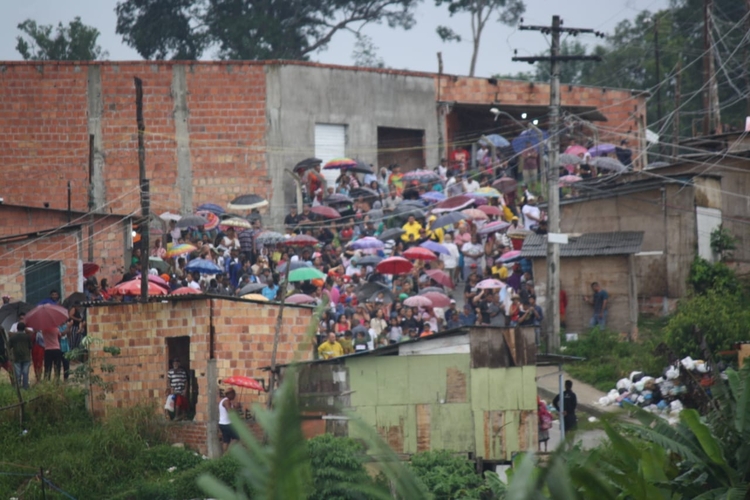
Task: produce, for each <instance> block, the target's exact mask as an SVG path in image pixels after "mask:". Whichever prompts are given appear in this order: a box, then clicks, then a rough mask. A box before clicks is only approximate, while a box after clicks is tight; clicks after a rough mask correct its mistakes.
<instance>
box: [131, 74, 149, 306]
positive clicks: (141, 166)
mask: <svg viewBox="0 0 750 500" xmlns="http://www.w3.org/2000/svg"><path fill="white" fill-rule="evenodd" d="M134 80H135V119H136V122H137V124H138V182H139V184H140V187H141V224H140V226H139V228H138V229H140V232H141V300H142V301H143V302H148V251H149V242H148V219H149V212H150V209H151V196H150V194H149V183H148V179H147V178H146V146H145V145H144V143H143V141H144V134H145V133H146V125H145V123H144V122H143V82H142V81H141V79H140V78H138V77H137V76H136V77H135V78H134Z"/></svg>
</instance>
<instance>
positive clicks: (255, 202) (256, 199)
mask: <svg viewBox="0 0 750 500" xmlns="http://www.w3.org/2000/svg"><path fill="white" fill-rule="evenodd" d="M266 205H268V200H266V199H265V198H263V197H262V196H259V195H257V194H243V195H242V196H238V197H237V198H235V199H233V200H232V202H231V203H230V204H229V205H227V206H228V207H229V208H231V209H233V210H252V209H254V208H261V207H265V206H266Z"/></svg>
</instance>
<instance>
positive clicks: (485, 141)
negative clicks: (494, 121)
mask: <svg viewBox="0 0 750 500" xmlns="http://www.w3.org/2000/svg"><path fill="white" fill-rule="evenodd" d="M478 142H479V144H481V145H483V146H489V145H490V144H491V145H493V146H495V147H496V148H507V147H508V146H510V142H508V139H506V138H505V137H503V136H502V135H498V134H490V135H487V136H484V137H482V138H480V139H479V141H478Z"/></svg>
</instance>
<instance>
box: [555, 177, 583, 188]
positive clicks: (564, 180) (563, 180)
mask: <svg viewBox="0 0 750 500" xmlns="http://www.w3.org/2000/svg"><path fill="white" fill-rule="evenodd" d="M582 180H583V178H581V177H578V176H577V175H563V176H562V177H560V185H561V186H569V185H571V184H575V183H576V182H580V181H582Z"/></svg>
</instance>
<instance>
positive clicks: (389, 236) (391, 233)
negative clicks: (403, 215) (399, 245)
mask: <svg viewBox="0 0 750 500" xmlns="http://www.w3.org/2000/svg"><path fill="white" fill-rule="evenodd" d="M405 232H406V231H404V230H403V229H401V228H400V227H393V228H391V229H386V230H385V231H383V232H382V233H380V235H378V239H379V240H380V241H388V240H397V239H399V238H400V237H401V236H402V235H403V234H404V233H405Z"/></svg>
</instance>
